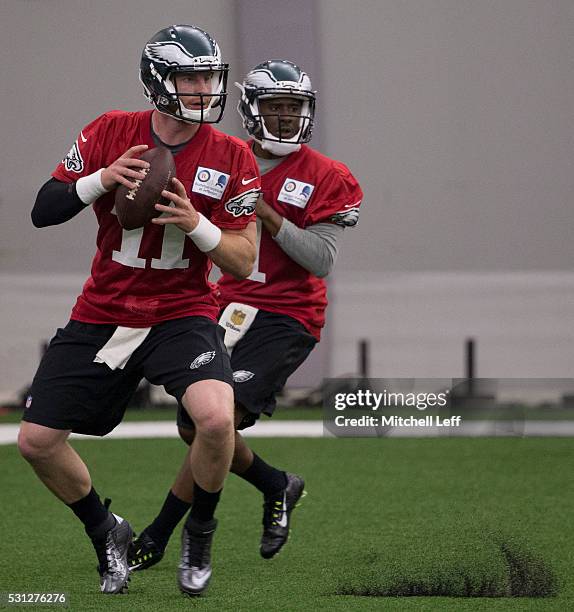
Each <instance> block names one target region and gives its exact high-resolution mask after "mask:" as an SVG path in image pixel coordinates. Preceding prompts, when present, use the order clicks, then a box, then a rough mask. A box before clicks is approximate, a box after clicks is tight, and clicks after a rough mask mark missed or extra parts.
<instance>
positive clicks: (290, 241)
mask: <svg viewBox="0 0 574 612" xmlns="http://www.w3.org/2000/svg"><path fill="white" fill-rule="evenodd" d="M342 233H343V228H342V227H339V226H338V225H334V224H332V223H317V224H316V225H311V226H310V227H308V228H306V229H302V228H300V227H297V226H296V225H295V224H294V223H291V221H289V220H287V219H284V220H283V224H282V225H281V229H280V230H279V232H278V233H277V235H276V236H275V238H274V239H275V241H276V242H277V244H278V245H279V246H280V247H281V248H282V249H283V250H284V251H285V253H287V255H289V257H291V259H292V260H293V261H295V262H297V263H298V264H299V265H300V266H302V267H303V268H305V270H307V271H308V272H311V274H314V275H315V276H318V277H319V278H323V277H325V276H327V275H328V274H329V273H330V272H331V270H332V269H333V266H334V265H335V261H336V259H337V253H338V248H337V240H338V238H339V236H340V235H341V234H342Z"/></svg>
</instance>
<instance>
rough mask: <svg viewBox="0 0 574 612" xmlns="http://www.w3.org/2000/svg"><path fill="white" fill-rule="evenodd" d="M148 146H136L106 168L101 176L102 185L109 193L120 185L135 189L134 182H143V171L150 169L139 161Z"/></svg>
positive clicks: (143, 162)
mask: <svg viewBox="0 0 574 612" xmlns="http://www.w3.org/2000/svg"><path fill="white" fill-rule="evenodd" d="M146 149H148V146H147V145H144V144H142V145H136V146H135V147H131V148H130V149H128V150H127V151H126V152H125V153H123V154H122V155H121V156H120V157H118V159H116V161H115V162H113V163H111V164H110V165H109V166H108V167H107V168H104V169H103V171H102V175H101V180H102V185H103V186H104V188H105V189H106V190H107V191H110V190H112V189H115V188H116V187H117V186H118V185H125V186H126V187H127V188H128V189H135V188H136V187H137V185H136V184H135V183H134V182H133V181H134V180H138V179H139V180H143V179H144V178H145V174H144V173H143V172H142V170H145V169H147V168H149V163H148V162H146V161H144V160H143V159H139V158H138V156H139V155H141V154H142V153H143V152H144V151H145V150H146Z"/></svg>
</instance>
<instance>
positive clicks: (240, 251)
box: [207, 233, 257, 280]
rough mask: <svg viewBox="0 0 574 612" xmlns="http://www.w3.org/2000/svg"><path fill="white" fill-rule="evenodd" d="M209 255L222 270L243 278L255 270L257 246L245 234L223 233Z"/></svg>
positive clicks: (237, 277) (238, 278) (240, 278)
mask: <svg viewBox="0 0 574 612" xmlns="http://www.w3.org/2000/svg"><path fill="white" fill-rule="evenodd" d="M207 255H208V256H209V258H210V259H211V261H213V263H214V264H215V265H216V266H217V267H218V268H220V269H221V271H222V272H226V273H227V274H231V276H233V277H234V278H236V279H237V280H242V279H244V278H247V277H248V276H249V275H250V274H251V273H252V272H253V265H254V264H255V258H256V256H257V248H256V246H255V241H254V240H250V239H249V238H247V237H245V236H240V235H233V234H231V235H230V234H226V233H223V234H222V235H221V242H220V243H219V244H218V245H217V246H216V247H215V249H213V250H212V251H209V252H208V253H207Z"/></svg>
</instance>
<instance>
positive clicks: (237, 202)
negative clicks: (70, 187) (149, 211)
mask: <svg viewBox="0 0 574 612" xmlns="http://www.w3.org/2000/svg"><path fill="white" fill-rule="evenodd" d="M152 112H153V111H145V112H122V111H112V112H109V113H106V114H104V115H102V116H100V117H98V118H97V119H96V120H95V121H93V122H92V123H90V124H89V125H88V126H87V127H85V128H84V129H83V130H82V131H81V132H80V135H79V136H78V139H77V140H76V142H75V143H74V145H73V147H72V149H71V150H70V152H69V153H68V155H67V156H66V158H65V159H64V160H62V162H61V163H60V164H59V165H58V166H57V167H56V169H55V170H54V172H53V176H54V178H56V179H57V180H59V181H63V182H66V183H70V182H75V181H77V180H78V179H79V178H80V177H82V176H86V175H89V174H91V173H93V172H95V171H97V170H99V169H100V168H102V167H106V166H108V165H110V164H111V163H112V162H113V161H115V160H116V159H117V158H118V157H120V156H121V155H122V154H123V153H125V151H127V150H128V149H129V148H130V147H132V146H135V145H138V144H147V145H148V146H149V148H153V147H154V146H155V144H154V141H153V138H152V133H151V114H152ZM175 165H176V176H177V178H178V179H179V180H180V181H181V182H182V183H183V184H184V186H185V189H186V191H187V194H188V196H189V198H190V200H191V202H192V204H193V206H194V207H195V209H196V210H197V211H198V212H201V213H202V214H203V215H205V216H206V217H207V218H208V219H210V220H211V222H212V223H214V224H215V225H217V226H218V227H220V228H221V229H233V230H239V229H243V228H245V227H246V226H247V224H248V223H249V222H250V221H252V220H253V213H254V206H255V203H256V201H257V195H258V192H259V188H260V180H259V173H258V169H257V164H256V162H255V159H254V158H253V155H252V153H251V151H250V149H249V147H248V146H247V145H246V144H245V143H244V142H243V141H241V140H239V139H236V138H232V137H230V136H227V135H225V134H223V133H221V132H219V131H218V130H216V129H214V128H212V127H211V126H210V125H206V124H204V125H201V126H200V128H199V130H198V132H197V133H196V134H195V136H194V137H193V138H192V140H191V141H190V142H189V144H188V145H187V146H186V147H185V148H184V149H182V150H181V151H180V152H179V153H177V154H176V155H175ZM114 196H115V191H112V192H110V193H107V194H106V195H104V196H102V197H101V198H99V199H98V200H96V202H95V203H94V205H93V208H94V211H95V213H96V216H97V219H98V224H99V229H98V235H97V239H96V244H97V251H96V255H95V257H94V260H93V262H92V270H91V276H90V278H89V279H88V280H87V281H86V283H85V285H84V288H83V291H82V294H81V295H80V296H79V297H78V300H77V302H76V305H75V306H74V309H73V311H72V319H76V320H78V321H83V322H85V323H110V324H115V325H123V326H127V327H148V326H151V325H155V324H156V323H159V322H161V321H166V320H169V319H176V318H179V317H184V316H191V315H194V316H206V317H209V318H211V319H216V318H217V313H218V304H217V300H216V297H215V293H214V291H213V286H212V285H211V284H210V283H209V282H208V275H209V271H210V269H211V261H210V260H209V258H208V257H207V256H206V255H205V254H204V253H202V252H201V251H200V250H199V249H198V248H197V247H196V246H195V244H194V243H193V242H192V240H191V239H190V238H188V237H187V236H186V235H185V233H184V232H182V231H181V230H180V229H179V228H177V227H176V226H175V225H165V226H159V225H154V224H152V223H148V224H146V225H145V226H144V227H143V228H139V229H135V230H130V231H128V230H124V229H123V228H122V227H121V226H120V224H119V222H118V220H117V216H116V215H115V212H114Z"/></svg>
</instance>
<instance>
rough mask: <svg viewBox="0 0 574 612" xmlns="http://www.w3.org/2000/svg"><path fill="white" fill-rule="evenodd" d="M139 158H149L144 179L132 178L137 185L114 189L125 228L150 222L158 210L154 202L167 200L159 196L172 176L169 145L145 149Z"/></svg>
mask: <svg viewBox="0 0 574 612" xmlns="http://www.w3.org/2000/svg"><path fill="white" fill-rule="evenodd" d="M140 159H145V160H146V161H148V162H149V164H150V167H149V168H148V169H147V170H144V172H145V173H146V176H145V178H144V179H141V180H140V179H138V180H135V181H134V183H136V187H135V188H134V189H128V188H127V187H125V186H124V185H120V186H119V187H118V188H117V189H116V196H115V209H116V214H117V216H118V221H119V222H120V225H121V226H122V227H123V228H124V229H127V230H133V229H137V228H138V227H143V226H144V225H145V224H146V223H149V222H150V221H151V220H152V219H153V218H154V217H159V216H160V215H161V212H160V211H159V210H156V209H155V204H156V203H158V202H159V203H161V204H169V201H168V200H166V199H165V198H163V197H162V196H161V192H162V191H163V190H164V189H167V188H168V185H169V184H170V181H171V179H172V177H173V176H175V161H174V159H173V155H172V154H171V151H170V150H169V149H166V148H165V147H155V148H153V149H149V150H147V151H145V152H144V153H143V154H142V155H141V156H140Z"/></svg>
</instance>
